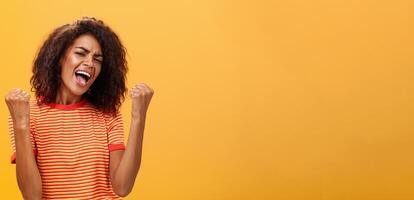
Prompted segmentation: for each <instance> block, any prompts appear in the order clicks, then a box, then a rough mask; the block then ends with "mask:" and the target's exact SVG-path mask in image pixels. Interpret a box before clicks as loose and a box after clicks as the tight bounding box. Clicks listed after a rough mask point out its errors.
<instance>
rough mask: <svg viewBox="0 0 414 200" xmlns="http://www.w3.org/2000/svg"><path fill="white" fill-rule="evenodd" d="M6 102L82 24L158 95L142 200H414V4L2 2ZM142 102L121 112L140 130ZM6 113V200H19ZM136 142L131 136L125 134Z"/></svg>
mask: <svg viewBox="0 0 414 200" xmlns="http://www.w3.org/2000/svg"><path fill="white" fill-rule="evenodd" d="M0 8H1V12H0V24H1V26H0V34H1V37H0V44H1V48H0V61H1V70H2V71H1V73H0V80H1V84H0V93H1V94H3V95H4V94H6V92H7V91H8V90H10V89H11V88H13V87H22V88H25V89H30V85H29V78H30V75H31V64H32V61H33V58H34V55H35V53H36V52H37V49H38V48H39V46H40V45H41V43H42V42H43V40H44V39H45V38H46V36H47V34H48V33H50V31H51V30H52V29H53V28H55V27H56V26H59V25H62V24H63V23H69V22H71V21H73V20H74V19H77V18H79V17H81V16H95V17H97V18H100V19H102V20H104V21H105V22H106V23H107V24H109V25H110V26H111V27H112V28H113V29H114V30H115V31H116V32H117V33H118V34H119V35H120V37H121V39H122V40H123V42H124V44H125V46H126V47H127V49H128V52H129V57H128V59H129V67H130V71H129V74H128V85H129V86H131V85H133V84H134V83H138V82H145V83H147V84H148V85H150V86H151V87H152V88H154V90H155V95H154V97H153V100H152V104H151V107H150V109H149V111H148V120H147V126H146V132H145V138H144V150H143V162H142V167H141V169H140V172H139V175H138V178H137V181H136V185H135V187H134V190H133V192H132V193H131V194H130V195H129V197H128V198H126V199H142V200H161V199H171V200H172V199H177V200H184V199H188V200H204V199H205V200H228V199H237V200H239V199H240V200H256V199H260V200H262V199H266V200H273V199H278V200H313V199H315V200H332V199H334V200H370V199H372V200H374V199H375V200H380V199H381V200H383V199H384V200H385V199H387V200H388V199H389V200H396V199H407V200H408V199H414V189H413V188H414V159H413V157H412V156H413V153H414V147H413V146H414V145H413V142H414V135H413V131H414V126H413V122H412V121H413V119H414V106H413V103H412V102H413V100H414V95H413V89H414V84H413V80H414V59H413V53H414V39H413V38H414V37H413V35H414V26H413V21H414V12H412V11H413V8H414V2H413V1H409V0H394V1H385V0H382V1H380V0H376V1H374V0H364V1H355V0H350V1H342V0H341V1H340V0H313V1H303V0H302V1H301V0H289V1H278V0H275V1H260V0H259V1H231V0H221V1H214V0H213V1H207V0H202V1H190V0H177V1H132V0H130V1H107V2H104V1H93V0H91V1H79V0H72V1H22V0H20V1H7V2H5V1H2V2H1V3H0ZM129 111H130V101H129V100H127V101H126V102H125V103H124V105H123V107H122V112H123V114H124V119H125V121H126V125H127V126H129ZM7 114H8V111H7V107H6V105H5V104H4V103H1V104H0V121H2V122H3V123H0V130H1V132H2V134H0V146H1V147H2V150H1V152H0V165H1V168H0V176H1V183H0V184H1V185H0V188H1V189H0V190H1V194H2V197H1V199H20V194H19V191H18V187H17V183H16V178H15V172H14V170H15V168H14V166H13V165H11V164H9V162H10V144H9V138H8V133H7V124H6V121H7ZM126 129H127V130H128V128H126Z"/></svg>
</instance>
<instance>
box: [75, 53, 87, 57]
mask: <svg viewBox="0 0 414 200" xmlns="http://www.w3.org/2000/svg"><path fill="white" fill-rule="evenodd" d="M75 54H78V55H81V56H85V53H83V52H75Z"/></svg>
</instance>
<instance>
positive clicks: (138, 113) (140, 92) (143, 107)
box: [129, 83, 154, 118]
mask: <svg viewBox="0 0 414 200" xmlns="http://www.w3.org/2000/svg"><path fill="white" fill-rule="evenodd" d="M152 95H154V90H153V89H151V88H150V87H148V85H146V84H145V83H140V84H137V85H135V86H134V87H133V88H132V89H131V90H130V91H129V96H130V97H131V100H132V110H131V114H132V118H145V116H146V113H147V110H148V106H149V104H150V102H151V98H152Z"/></svg>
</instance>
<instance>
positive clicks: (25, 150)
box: [14, 126, 42, 199]
mask: <svg viewBox="0 0 414 200" xmlns="http://www.w3.org/2000/svg"><path fill="white" fill-rule="evenodd" d="M14 137H15V145H16V176H17V183H18V185H19V189H20V191H21V193H22V195H23V198H24V199H41V198H42V180H41V177H40V173H39V169H38V168H37V164H36V160H35V157H34V155H33V148H32V142H31V139H30V131H29V128H28V126H14Z"/></svg>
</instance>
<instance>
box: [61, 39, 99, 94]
mask: <svg viewBox="0 0 414 200" xmlns="http://www.w3.org/2000/svg"><path fill="white" fill-rule="evenodd" d="M102 60H103V57H102V51H101V46H100V45H99V42H98V41H97V40H96V39H95V37H93V36H92V35H90V34H84V35H81V36H79V37H78V38H77V39H75V41H74V42H73V44H72V45H71V46H70V47H69V48H68V49H67V50H66V52H65V55H64V56H63V57H62V58H61V60H60V64H61V67H62V68H61V80H62V81H61V85H60V89H59V93H60V95H63V96H65V97H75V98H78V97H80V96H82V95H83V94H84V93H85V92H87V91H88V89H89V87H90V86H91V85H92V84H93V82H94V81H95V80H96V78H97V77H98V75H99V73H100V72H101V65H102Z"/></svg>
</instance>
